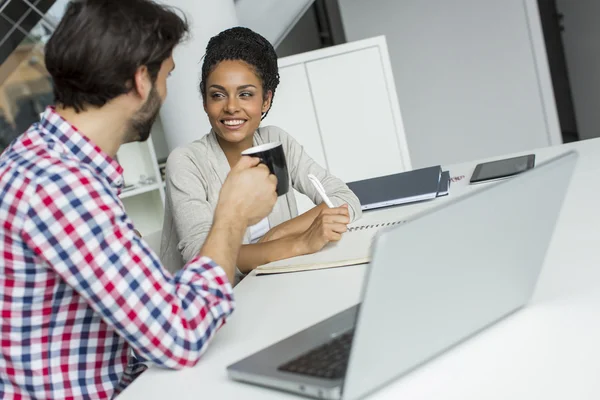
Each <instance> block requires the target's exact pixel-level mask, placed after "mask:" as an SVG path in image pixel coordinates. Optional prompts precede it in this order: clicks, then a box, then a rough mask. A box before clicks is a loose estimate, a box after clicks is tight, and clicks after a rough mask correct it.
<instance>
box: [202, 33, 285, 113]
mask: <svg viewBox="0 0 600 400" xmlns="http://www.w3.org/2000/svg"><path fill="white" fill-rule="evenodd" d="M225 60H239V61H243V62H245V63H246V64H248V65H250V66H251V67H252V68H254V71H255V72H256V74H257V75H258V77H259V78H260V80H261V81H262V88H263V94H264V96H265V98H266V96H267V93H268V91H269V90H270V91H271V93H272V94H273V98H274V97H275V89H277V85H279V68H278V67H277V53H275V49H274V48H273V45H272V44H271V43H269V41H268V40H267V39H265V38H264V37H262V36H261V35H259V34H258V33H256V32H254V31H252V30H250V29H248V28H242V27H236V28H231V29H227V30H225V31H223V32H221V33H219V34H218V35H217V36H213V37H212V38H211V39H210V40H209V42H208V45H207V46H206V54H205V55H204V62H203V63H202V80H201V81H200V93H202V98H203V99H204V101H206V80H207V79H208V75H209V74H210V73H211V72H212V71H213V70H214V69H215V67H216V66H217V65H218V64H219V63H220V62H221V61H225ZM273 98H272V99H271V106H272V105H273ZM268 113H269V110H267V112H265V113H263V115H262V118H263V119H264V118H265V117H266V116H267V114H268Z"/></svg>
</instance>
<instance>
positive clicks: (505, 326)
mask: <svg viewBox="0 0 600 400" xmlns="http://www.w3.org/2000/svg"><path fill="white" fill-rule="evenodd" d="M572 148H575V149H577V150H578V151H579V153H580V159H579V163H578V165H577V168H576V171H575V174H574V176H573V180H572V183H571V187H570V189H569V193H568V195H567V198H566V200H565V203H564V207H563V210H562V213H561V216H560V218H559V221H558V223H557V227H556V231H555V234H554V237H553V239H552V242H551V245H550V248H549V250H548V253H547V257H546V261H545V264H544V268H543V271H542V274H541V276H540V279H539V282H538V287H537V289H536V292H535V294H534V296H533V299H532V302H531V305H530V306H529V307H527V308H525V309H524V310H522V311H520V312H518V313H516V314H515V315H514V316H512V317H510V318H508V319H506V320H504V321H502V322H500V323H499V324H497V325H495V326H493V327H492V328H491V329H489V330H487V331H485V332H483V333H482V334H479V335H477V336H475V337H474V338H472V339H470V340H468V341H467V342H465V343H463V344H462V345H459V346H458V347H456V348H454V349H452V350H450V351H448V352H446V353H444V354H443V355H442V356H440V357H438V358H436V359H434V360H432V361H431V362H429V363H427V364H425V365H424V366H423V367H420V368H418V369H417V370H415V371H414V372H412V373H410V374H408V375H406V376H404V377H402V378H401V379H398V380H397V381H395V382H394V383H392V384H390V385H389V386H387V387H386V388H384V389H382V390H380V391H379V392H377V393H375V394H374V395H372V396H371V397H369V398H373V399H401V398H403V399H411V400H414V399H441V398H443V399H457V400H458V399H460V400H466V399H474V400H481V399H501V400H505V399H546V400H547V399H595V400H596V399H600V379H599V378H598V376H600V251H599V249H598V247H600V212H598V204H599V203H598V196H600V179H599V178H598V177H599V174H600V139H595V140H587V141H582V142H578V143H574V144H569V145H561V146H557V147H551V148H545V149H540V150H539V151H536V154H537V159H536V162H537V163H539V162H542V161H544V160H546V159H548V158H550V157H552V156H553V155H556V154H559V153H561V152H562V151H564V150H567V149H572ZM475 164H476V163H466V164H460V165H452V166H448V169H449V170H450V172H451V176H453V177H456V176H461V175H464V179H462V180H460V181H458V182H455V183H453V184H452V186H451V191H450V195H449V196H448V197H447V198H443V199H437V200H435V201H432V202H427V203H420V204H416V205H412V206H404V207H396V208H391V209H386V210H380V211H374V212H369V213H366V215H365V217H364V220H366V221H380V220H381V221H383V220H385V219H387V218H388V217H389V216H393V217H395V218H398V217H400V218H402V217H406V216H409V215H413V214H414V213H416V212H419V211H421V210H424V209H427V208H429V207H433V206H436V205H439V204H440V202H443V201H447V199H449V198H455V197H457V196H460V195H461V194H464V193H467V192H468V191H471V190H477V186H469V185H468V179H469V177H470V175H471V172H472V170H473V168H474V166H475ZM361 222H362V221H361ZM364 273H365V266H364V265H359V266H353V267H343V268H336V269H329V270H321V271H313V272H303V273H296V274H283V275H274V276H260V277H257V276H249V277H247V278H246V279H244V280H243V281H242V282H241V283H240V284H239V285H238V286H237V287H236V289H235V294H236V300H237V310H236V311H235V313H234V315H233V316H232V318H231V319H230V321H229V322H228V323H227V324H226V326H224V327H223V328H222V329H221V331H220V332H219V333H218V334H217V336H216V337H215V339H214V341H213V343H212V344H211V346H209V348H208V350H207V352H206V354H205V355H204V357H203V359H202V360H200V362H199V363H198V365H196V366H195V367H194V368H190V369H186V370H181V371H166V370H161V369H159V368H150V369H149V370H148V371H146V372H145V373H144V374H143V375H142V376H141V377H140V378H138V379H137V380H136V381H135V382H134V383H133V384H132V385H131V386H130V387H129V388H128V389H127V390H125V392H123V394H122V395H121V396H120V397H119V399H125V400H126V399H141V398H143V399H147V398H169V397H171V398H174V399H175V398H176V399H194V400H197V399H213V398H221V399H245V400H247V399H286V398H290V399H292V398H301V397H297V396H294V395H288V394H285V393H282V392H278V391H274V390H270V389H264V388H259V387H255V386H252V385H247V384H242V383H237V382H233V381H230V380H229V379H228V378H227V375H226V371H225V368H226V366H227V365H229V364H231V363H233V362H235V361H238V360H239V359H241V358H243V357H246V356H248V355H250V354H252V353H254V352H255V351H258V350H260V349H262V348H264V347H266V346H268V345H270V344H272V343H274V342H277V341H279V340H281V339H283V338H285V337H287V336H289V335H291V334H294V333H296V332H297V331H299V330H301V329H304V328H306V327H308V326H310V325H312V324H314V323H316V322H318V321H320V320H323V319H325V318H327V317H329V316H331V315H333V314H335V313H337V312H339V311H341V310H343V309H345V308H347V307H349V306H351V305H353V304H356V303H357V302H358V301H359V298H360V290H361V287H362V286H361V285H362V281H363V277H364Z"/></svg>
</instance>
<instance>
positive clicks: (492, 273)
mask: <svg viewBox="0 0 600 400" xmlns="http://www.w3.org/2000/svg"><path fill="white" fill-rule="evenodd" d="M577 158H578V156H577V154H576V153H575V152H568V153H565V154H563V155H560V156H558V157H556V158H554V159H552V160H550V161H548V162H546V163H543V164H540V165H539V166H537V167H536V168H534V169H532V170H529V171H527V172H525V173H523V174H520V175H518V176H515V177H513V178H511V179H508V180H505V181H499V182H497V183H495V184H492V185H490V186H488V187H483V188H482V189H481V190H474V191H472V192H470V193H468V194H465V195H463V196H461V197H457V198H456V199H453V200H450V201H448V202H445V203H442V204H440V205H439V206H437V207H435V208H432V209H430V210H428V211H425V212H423V213H421V214H419V215H417V216H415V217H413V218H411V219H410V220H409V221H408V222H406V223H404V224H402V225H400V226H398V227H393V228H389V229H385V230H383V231H380V232H379V233H378V235H377V236H376V239H375V243H374V245H373V248H372V258H371V264H370V266H369V269H368V272H367V274H366V276H365V283H364V287H363V292H362V297H361V298H362V300H361V303H360V304H359V305H356V306H353V307H351V308H349V309H346V310H344V311H342V312H340V313H339V314H336V315H334V316H332V317H330V318H328V319H326V320H324V321H321V322H319V323H317V324H316V325H313V326H311V327H309V328H307V329H305V330H303V331H301V332H298V333H296V334H294V335H292V336H290V337H288V338H286V339H284V340H282V341H280V342H278V343H275V344H273V345H271V346H270V347H268V348H265V349H264V350H261V351H259V352H257V353H255V354H253V355H250V356H249V357H247V358H245V359H243V360H241V361H239V362H236V363H235V364H233V365H230V366H229V367H227V371H228V375H229V377H230V378H232V379H234V380H238V381H243V382H247V383H251V384H256V385H261V386H265V387H270V388H274V389H279V390H283V391H288V392H292V393H298V394H301V395H305V396H309V397H314V398H321V399H348V400H353V399H359V398H363V397H364V396H366V395H368V394H370V393H372V392H374V391H376V390H377V389H378V388H381V387H382V386H384V385H386V384H388V383H390V382H391V381H393V380H395V379H397V378H398V377H400V376H402V375H404V374H407V373H408V372H410V371H411V370H413V369H415V368H417V367H418V366H420V365H422V364H423V363H425V362H427V361H429V360H431V359H432V358H434V357H436V356H438V355H439V354H441V353H442V352H444V351H447V350H448V349H450V348H452V347H453V346H455V345H457V344H459V343H461V342H463V341H465V340H467V339H468V338H469V337H471V336H473V335H475V334H477V333H479V332H480V331H482V330H483V329H485V328H487V327H490V326H491V325H492V324H494V323H496V322H497V321H499V320H501V319H502V318H504V317H506V316H508V315H510V314H511V313H513V312H515V311H516V310H518V309H520V308H522V307H523V306H525V304H526V303H527V302H528V301H529V298H530V297H531V295H532V293H533V291H534V288H535V285H536V281H537V279H538V275H539V273H540V269H541V268H542V265H543V262H544V258H545V254H546V250H547V248H548V245H549V243H550V239H551V237H552V234H553V231H554V226H555V224H556V221H557V219H558V216H559V213H560V210H561V207H562V203H563V199H564V197H565V194H566V192H567V188H568V186H569V183H570V180H571V175H572V173H573V170H574V168H575V164H576V160H577Z"/></svg>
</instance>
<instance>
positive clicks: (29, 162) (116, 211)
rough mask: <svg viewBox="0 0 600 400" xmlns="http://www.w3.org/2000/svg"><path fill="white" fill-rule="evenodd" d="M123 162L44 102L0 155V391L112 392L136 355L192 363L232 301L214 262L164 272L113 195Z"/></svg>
mask: <svg viewBox="0 0 600 400" xmlns="http://www.w3.org/2000/svg"><path fill="white" fill-rule="evenodd" d="M122 182H123V179H122V169H121V167H120V166H119V165H118V164H117V163H116V161H115V160H113V159H112V158H111V157H109V156H108V155H107V154H105V153H104V152H102V150H101V149H100V148H98V147H97V146H95V145H94V144H92V143H91V142H90V141H89V140H88V139H87V138H85V137H84V136H83V135H81V134H80V133H79V132H78V131H77V129H76V128H74V127H73V126H71V125H70V124H69V123H68V122H66V121H65V120H64V119H62V118H61V117H60V116H59V115H58V114H57V113H56V112H55V110H54V109H53V108H48V109H47V110H46V111H45V113H44V114H42V116H41V121H40V122H39V123H36V124H34V125H33V126H32V127H31V128H30V129H29V130H28V131H27V132H26V133H25V134H23V135H21V136H20V137H19V138H17V139H16V140H15V141H14V142H13V143H12V144H11V145H10V146H9V147H8V148H7V149H6V150H5V151H4V153H3V154H2V156H1V157H0V257H1V261H0V342H1V346H0V398H2V399H6V398H28V397H33V398H55V399H58V398H61V399H68V398H78V399H79V398H111V397H113V396H114V395H115V393H116V392H117V388H119V390H120V389H122V387H123V386H124V384H126V383H127V382H128V381H130V380H131V379H132V377H130V376H127V374H126V371H134V370H137V371H140V370H142V369H143V368H139V364H136V363H137V360H136V359H135V357H130V355H131V353H132V350H133V352H134V353H135V354H136V356H137V357H139V358H140V359H141V360H146V361H149V362H152V363H154V364H156V365H159V366H162V367H167V368H181V367H185V366H191V365H194V364H195V363H196V362H197V361H198V359H199V358H200V355H201V354H202V353H203V351H204V350H205V349H206V346H207V344H208V342H209V341H210V339H211V338H212V337H213V335H214V333H215V332H216V330H217V329H218V328H219V327H220V326H221V325H222V324H223V323H224V322H225V319H226V318H227V317H228V316H229V315H230V313H231V312H232V310H233V292H232V288H231V285H230V284H229V282H228V280H227V277H226V275H225V273H224V271H223V270H222V269H221V267H219V266H217V265H216V264H215V263H213V262H212V261H211V260H210V259H207V258H202V257H197V258H195V259H193V260H192V261H190V262H189V263H188V264H187V266H186V267H185V268H183V269H182V270H181V271H179V272H178V273H177V274H176V275H175V276H172V275H170V274H169V272H167V271H166V269H165V268H163V267H162V265H161V264H160V262H159V260H158V258H157V257H156V255H155V254H154V253H153V252H152V250H151V249H150V248H149V247H148V245H147V244H146V243H145V242H144V241H143V240H141V239H139V238H138V237H137V236H136V235H135V233H134V231H133V225H132V223H131V221H130V219H129V218H128V217H127V215H126V214H125V211H124V209H123V205H122V203H121V201H120V199H119V197H118V194H119V192H120V188H121V187H122V185H123V183H122Z"/></svg>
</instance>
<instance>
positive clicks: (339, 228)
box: [237, 207, 350, 274]
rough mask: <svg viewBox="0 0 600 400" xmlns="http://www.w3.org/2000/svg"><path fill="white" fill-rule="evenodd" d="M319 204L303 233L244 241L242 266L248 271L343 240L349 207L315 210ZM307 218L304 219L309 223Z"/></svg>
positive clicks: (240, 255) (240, 262)
mask: <svg viewBox="0 0 600 400" xmlns="http://www.w3.org/2000/svg"><path fill="white" fill-rule="evenodd" d="M319 208H320V211H319V212H318V213H317V215H316V216H315V217H314V218H313V220H312V222H311V223H310V224H308V227H307V228H306V229H304V230H303V231H302V232H300V233H299V234H296V235H288V236H285V237H281V238H277V239H272V240H269V241H266V242H261V243H255V244H246V245H243V246H242V248H241V249H240V253H239V256H238V261H237V264H238V269H239V270H240V271H241V272H242V273H245V274H246V273H248V272H250V271H252V270H253V269H254V268H256V267H258V266H259V265H264V264H268V263H270V262H273V261H278V260H283V259H285V258H290V257H295V256H301V255H304V254H311V253H315V252H317V251H319V250H321V249H322V248H323V246H325V245H326V244H327V243H329V242H331V241H338V240H340V239H341V237H342V233H344V232H346V230H347V224H348V223H349V222H350V216H349V212H348V208H347V207H336V208H328V207H325V208H322V207H315V208H313V210H316V209H319ZM311 211H312V210H311ZM305 214H306V213H305ZM297 218H300V217H297ZM306 220H307V218H305V219H304V220H300V221H301V223H306Z"/></svg>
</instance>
